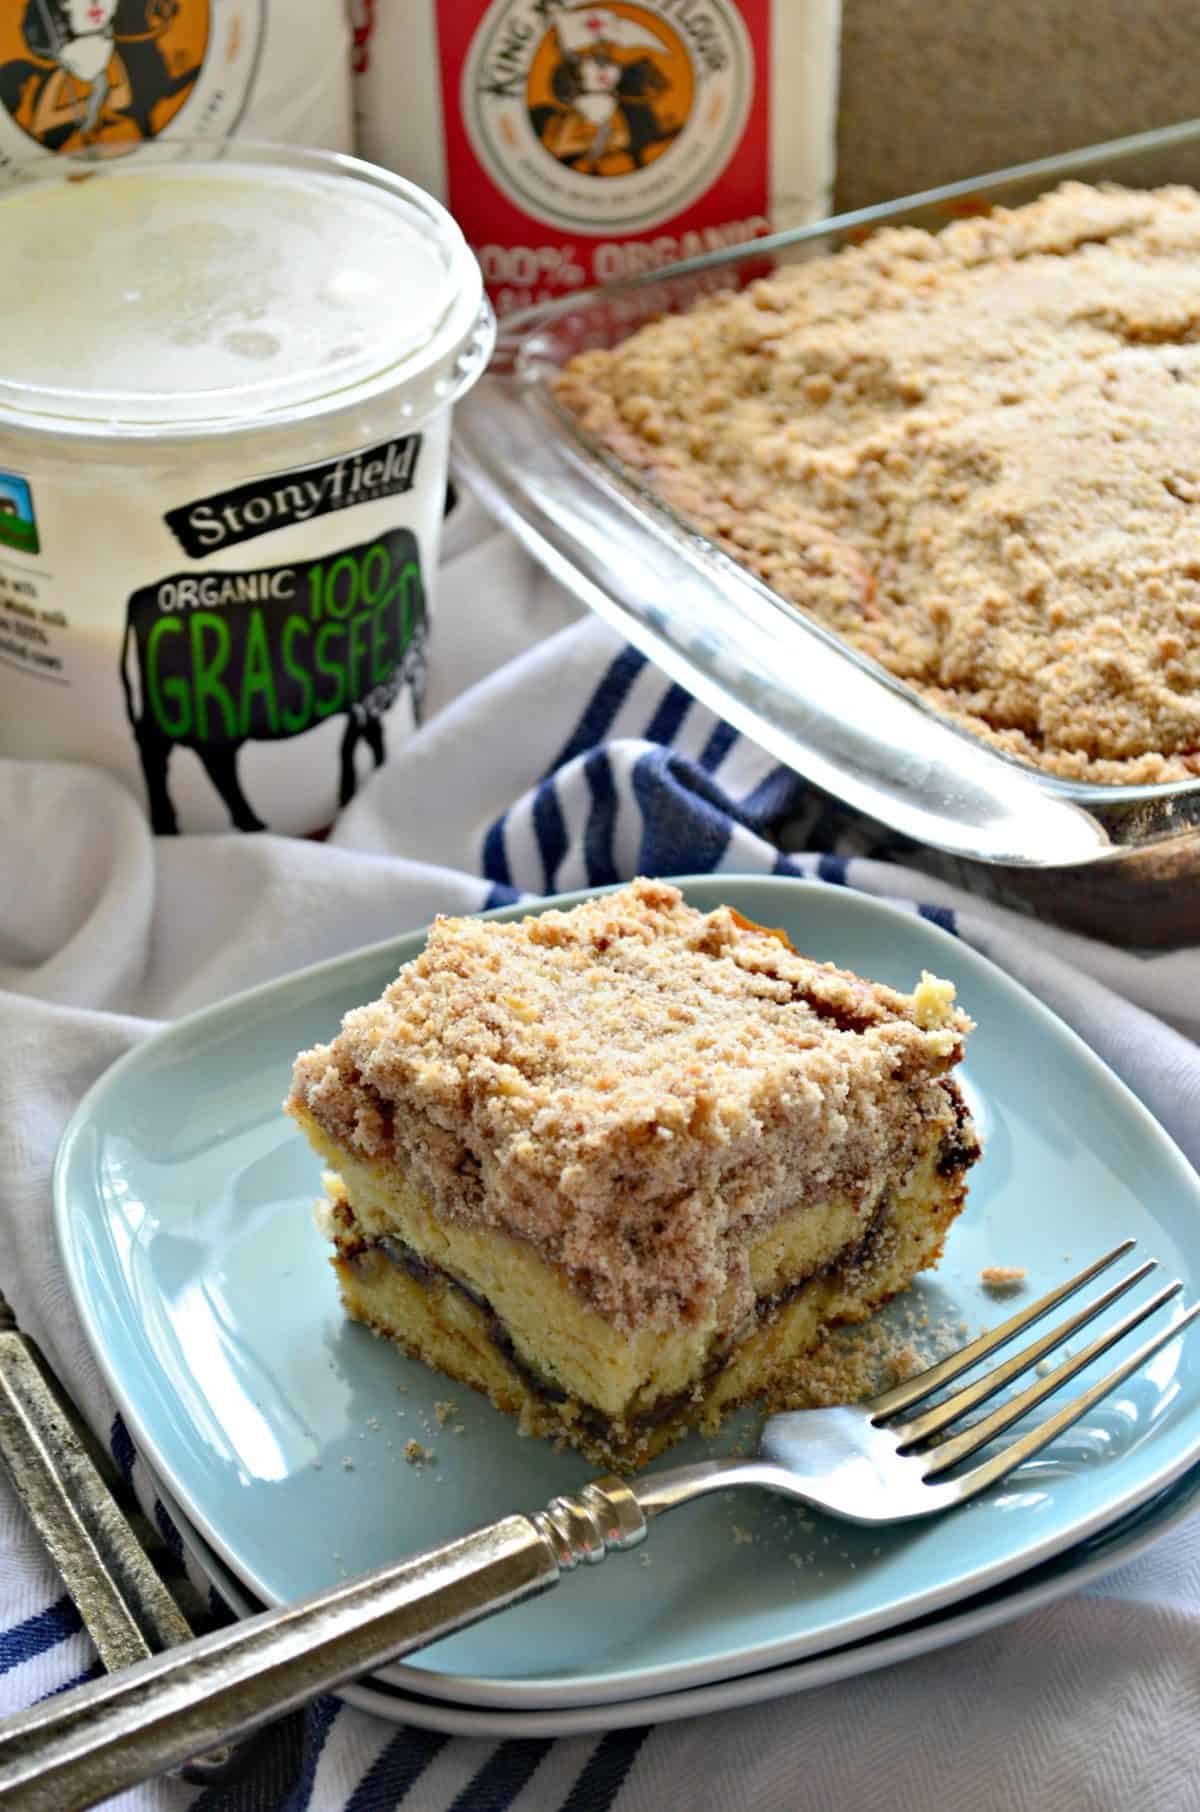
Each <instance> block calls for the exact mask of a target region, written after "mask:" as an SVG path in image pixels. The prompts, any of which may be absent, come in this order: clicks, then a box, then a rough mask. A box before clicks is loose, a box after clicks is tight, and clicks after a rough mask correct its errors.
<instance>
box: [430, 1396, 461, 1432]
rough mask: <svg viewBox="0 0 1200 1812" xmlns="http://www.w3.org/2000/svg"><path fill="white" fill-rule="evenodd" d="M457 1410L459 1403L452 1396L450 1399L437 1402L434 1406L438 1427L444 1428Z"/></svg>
mask: <svg viewBox="0 0 1200 1812" xmlns="http://www.w3.org/2000/svg"><path fill="white" fill-rule="evenodd" d="M457 1411H458V1404H457V1403H456V1402H455V1401H454V1399H453V1398H450V1399H449V1401H444V1402H439V1403H435V1404H434V1406H433V1414H434V1418H435V1420H436V1421H437V1424H438V1427H439V1428H444V1427H445V1426H446V1423H447V1422H448V1421H449V1420H450V1417H451V1416H452V1415H455V1414H456V1413H457Z"/></svg>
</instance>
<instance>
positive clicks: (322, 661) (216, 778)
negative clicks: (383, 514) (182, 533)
mask: <svg viewBox="0 0 1200 1812" xmlns="http://www.w3.org/2000/svg"><path fill="white" fill-rule="evenodd" d="M425 643H426V612H425V591H424V585H423V582H422V575H421V561H420V554H419V551H418V547H417V540H416V537H415V535H414V534H413V533H412V531H411V530H410V529H404V528H401V529H392V530H389V531H388V532H387V533H385V534H382V535H379V536H378V537H377V538H376V539H375V540H373V541H367V542H363V543H361V544H360V545H358V546H356V547H348V548H344V549H343V550H342V551H341V552H339V553H336V554H331V555H328V556H326V557H325V558H323V559H320V560H305V561H299V562H296V563H294V564H292V565H288V566H267V567H259V568H258V569H256V570H253V571H243V572H204V573H196V572H186V573H172V574H171V575H169V576H168V577H167V578H164V579H160V580H158V581H157V582H156V583H155V584H153V585H147V586H143V587H142V588H141V589H140V590H139V591H135V592H134V594H133V596H132V597H131V598H130V600H129V607H128V616H127V623H126V632H125V641H124V647H123V652H122V662H121V681H122V685H123V687H124V694H125V701H126V708H127V710H128V714H129V722H130V725H131V727H132V729H133V733H134V737H135V739H136V742H137V747H138V753H139V756H140V758H141V764H142V771H143V775H144V778H145V783H146V791H147V795H148V798H149V803H150V814H151V819H152V821H153V825H154V829H155V831H156V832H158V833H159V834H170V833H172V832H174V831H175V830H176V829H177V814H176V810H175V805H174V802H173V801H172V798H171V792H170V771H169V770H170V758H171V754H172V752H173V750H175V749H176V748H180V747H183V748H188V749H192V750H194V751H195V753H196V754H197V755H198V756H199V758H200V760H201V762H202V763H203V765H204V768H205V769H206V771H207V773H208V777H209V779H210V780H211V781H212V784H213V786H214V787H215V788H216V790H217V792H218V793H219V794H220V796H221V798H222V799H223V800H224V802H225V805H226V806H227V808H228V810H229V814H230V817H231V819H232V821H233V824H234V825H235V826H236V828H237V829H239V830H260V829H262V828H263V827H264V826H263V820H262V819H261V818H260V817H259V815H258V813H257V812H256V811H255V809H254V805H253V802H252V801H251V800H249V799H248V798H247V797H246V795H245V793H244V792H243V790H242V787H241V784H240V781H239V776H238V765H237V762H238V753H239V751H240V749H241V748H242V745H243V744H244V743H246V742H263V741H266V742H275V741H279V740H280V739H282V738H286V737H290V736H300V735H302V734H303V733H304V731H306V730H309V729H312V728H313V727H314V726H315V725H317V724H320V723H322V722H324V721H325V720H326V719H328V718H332V717H344V718H345V732H344V735H343V737H342V742H341V748H340V753H339V763H340V770H339V787H338V792H339V799H340V802H341V803H342V804H345V803H346V802H347V801H348V800H349V799H350V798H351V797H352V795H353V793H354V790H355V766H354V756H355V750H356V748H357V746H358V744H359V742H360V741H364V742H365V743H366V744H367V746H368V748H369V749H370V751H371V753H372V754H373V755H374V757H375V761H376V764H377V765H382V763H383V761H384V759H385V756H386V749H385V746H384V724H383V719H384V716H385V714H386V713H387V712H388V711H389V710H390V709H391V707H392V706H393V705H394V704H395V702H396V699H397V698H398V696H399V694H400V691H401V689H402V688H403V687H404V686H408V688H409V690H410V694H411V698H412V705H413V714H414V717H415V718H419V715H420V703H421V696H422V693H423V689H424V675H425Z"/></svg>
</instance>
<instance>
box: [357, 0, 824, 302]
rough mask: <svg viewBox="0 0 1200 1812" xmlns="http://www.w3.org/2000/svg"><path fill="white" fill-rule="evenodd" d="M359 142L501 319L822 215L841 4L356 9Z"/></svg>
mask: <svg viewBox="0 0 1200 1812" xmlns="http://www.w3.org/2000/svg"><path fill="white" fill-rule="evenodd" d="M356 14H357V17H356V69H357V83H358V95H357V114H358V143H359V150H360V152H361V154H362V155H363V156H364V157H368V158H371V159H372V160H374V161H375V162H377V163H380V164H383V165H385V166H386V167H388V168H390V169H393V170H397V171H399V172H400V173H401V174H402V175H404V176H407V177H409V178H410V180H412V181H414V182H418V183H420V184H421V186H422V187H423V188H426V189H428V190H430V191H431V192H432V193H434V194H436V195H438V196H440V197H441V198H442V200H444V201H445V202H446V203H447V205H448V206H449V208H450V209H451V211H452V212H453V214H454V215H455V217H456V218H457V220H458V222H459V224H460V225H461V226H462V229H463V231H464V232H465V234H466V236H467V238H468V240H469V242H470V243H471V245H472V247H473V249H474V250H475V253H476V255H477V256H478V258H479V260H480V263H481V264H482V266H483V270H484V276H485V278H486V280H487V284H488V288H489V290H490V292H491V295H492V298H493V300H494V302H495V303H496V306H497V308H498V310H499V311H500V312H502V313H505V312H508V311H510V310H512V309H515V308H522V307H525V306H526V305H527V304H529V303H530V302H534V301H539V300H542V299H543V298H546V297H552V296H560V295H566V294H569V293H570V292H571V291H572V290H574V289H579V288H582V287H584V286H585V285H588V284H591V283H609V282H615V281H618V280H620V279H621V278H624V277H631V276H635V275H637V274H638V273H639V272H642V271H646V270H653V269H656V268H658V267H659V266H661V265H663V264H667V263H670V262H671V261H672V260H674V259H676V258H687V257H692V256H694V255H695V254H697V253H701V252H705V251H709V250H712V249H715V248H716V247H718V246H722V245H726V244H734V243H736V242H738V241H740V240H744V239H749V238H753V237H755V236H756V235H758V234H761V233H764V232H768V231H770V230H771V229H772V228H777V227H784V226H791V225H795V224H798V223H799V222H801V221H805V220H811V219H817V218H819V217H820V216H821V215H822V214H823V213H824V212H826V211H827V208H828V202H829V194H830V187H831V182H832V175H833V156H834V150H833V142H834V121H835V109H836V93H837V44H838V27H839V20H840V7H839V3H838V0H609V3H608V4H604V5H598V6H581V5H578V4H570V3H569V0H403V3H401V0H360V4H359V5H358V7H357V8H356Z"/></svg>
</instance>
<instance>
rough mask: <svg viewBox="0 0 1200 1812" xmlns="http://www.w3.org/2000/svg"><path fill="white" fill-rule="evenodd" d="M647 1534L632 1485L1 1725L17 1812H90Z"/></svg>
mask: <svg viewBox="0 0 1200 1812" xmlns="http://www.w3.org/2000/svg"><path fill="white" fill-rule="evenodd" d="M645 1532H646V1521H645V1517H644V1516H643V1514H642V1511H641V1509H640V1508H639V1506H638V1503H637V1500H636V1498H635V1497H634V1495H633V1493H632V1491H631V1490H630V1489H629V1487H628V1486H626V1485H625V1484H623V1483H622V1481H621V1480H620V1479H616V1478H604V1479H598V1480H597V1481H596V1482H595V1483H594V1484H591V1485H585V1486H584V1487H583V1489H582V1491H580V1493H579V1494H578V1496H576V1497H572V1498H556V1499H555V1500H554V1502H553V1503H552V1504H551V1505H550V1506H549V1508H548V1509H546V1510H542V1511H539V1512H538V1513H537V1514H536V1515H534V1516H509V1517H505V1518H503V1519H502V1520H501V1521H500V1522H496V1523H490V1524H488V1525H487V1527H485V1528H482V1529H476V1530H474V1531H473V1532H472V1533H471V1534H469V1535H464V1536H461V1537H460V1538H459V1539H458V1540H456V1541H452V1542H447V1543H446V1544H445V1545H444V1546H442V1547H438V1548H430V1549H427V1550H426V1551H425V1552H424V1553H422V1554H417V1555H414V1556H413V1557H412V1558H411V1559H409V1560H405V1561H401V1562H400V1563H399V1564H397V1565H393V1566H387V1567H381V1568H379V1569H378V1570H377V1571H376V1572H373V1573H366V1574H363V1575H362V1576H361V1577H360V1578H358V1579H353V1580H349V1581H347V1582H346V1583H345V1584H343V1585H338V1586H334V1587H332V1588H330V1589H328V1590H326V1591H323V1592H317V1593H315V1594H313V1595H312V1596H311V1597H309V1598H304V1599H301V1600H300V1601H299V1602H297V1603H296V1604H291V1605H284V1606H283V1607H282V1608H280V1609H278V1610H273V1611H264V1612H262V1613H261V1614H260V1615H259V1616H256V1617H250V1618H247V1619H246V1620H245V1621H244V1622H240V1623H235V1624H232V1625H231V1626H230V1627H229V1628H228V1629H224V1630H217V1631H216V1632H214V1633H213V1634H212V1635H209V1636H203V1637H200V1638H199V1639H198V1640H196V1641H193V1642H189V1643H186V1644H184V1645H182V1646H180V1647H177V1648H174V1649H170V1650H168V1651H167V1652H165V1653H164V1654H161V1655H154V1656H151V1657H150V1659H148V1660H146V1661H140V1662H138V1663H137V1665H136V1666H134V1667H130V1668H126V1669H124V1670H122V1671H121V1672H119V1673H116V1674H109V1675H106V1676H104V1677H103V1678H101V1679H99V1680H94V1681H92V1682H90V1683H89V1684H88V1685H86V1686H79V1687H76V1688H75V1689H74V1691H72V1692H65V1693H60V1694H59V1695H58V1696H57V1697H55V1698H53V1699H50V1700H48V1701H45V1702H43V1703H42V1704H40V1705H35V1706H34V1707H32V1709H31V1710H29V1711H25V1712H21V1713H19V1714H18V1715H17V1716H16V1717H12V1718H8V1719H6V1720H4V1721H3V1722H0V1804H2V1805H3V1806H4V1808H5V1812H81V1809H82V1808H84V1807H87V1806H94V1805H96V1804H97V1802H98V1801H100V1800H102V1799H107V1798H108V1797H109V1796H110V1795H111V1794H115V1793H121V1792H123V1791H124V1790H125V1789H126V1788H128V1787H132V1786H136V1785H137V1784H138V1783H139V1782H140V1781H144V1780H147V1779H149V1777H150V1776H151V1775H154V1774H161V1773H163V1772H165V1771H166V1770H167V1769H169V1768H174V1767H177V1766H178V1765H179V1764H180V1763H182V1762H185V1761H186V1760H187V1759H188V1758H189V1757H190V1756H193V1755H196V1754H198V1753H200V1752H201V1751H203V1750H206V1749H209V1748H211V1747H212V1746H213V1745H214V1744H216V1743H217V1742H219V1741H222V1740H226V1739H231V1738H237V1737H240V1736H243V1735H245V1734H246V1733H247V1732H248V1731H250V1730H253V1729H255V1728H257V1726H258V1725H260V1724H264V1723H267V1722H268V1721H269V1720H270V1719H272V1718H275V1717H278V1716H280V1715H281V1714H282V1713H284V1712H288V1711H292V1710H294V1709H295V1708H296V1707H297V1706H300V1705H303V1704H305V1703H306V1702H307V1701H308V1700H309V1699H311V1698H313V1697H314V1696H315V1695H316V1694H317V1693H322V1692H327V1691H328V1690H329V1689H330V1688H331V1687H335V1686H339V1685H342V1684H344V1683H345V1682H346V1681H347V1680H351V1679H354V1678H355V1677H356V1676H357V1675H360V1674H364V1673H369V1672H370V1671H371V1670H372V1669H373V1668H377V1667H380V1666H382V1665H383V1664H384V1663H386V1662H388V1661H392V1660H395V1659H397V1658H398V1657H399V1656H401V1655H406V1654H410V1653H411V1652H412V1650H413V1649H417V1648H421V1647H423V1646H424V1645H425V1644H426V1643H429V1642H434V1641H436V1640H437V1639H438V1637H440V1636H447V1635H449V1634H450V1633H451V1631H453V1630H458V1629H462V1628H464V1627H465V1625H467V1624H469V1623H474V1622H476V1621H478V1620H479V1619H480V1618H483V1617H487V1616H490V1615H491V1614H492V1612H494V1611H499V1610H503V1609H504V1608H505V1607H506V1606H508V1605H512V1604H517V1603H519V1602H520V1601H521V1600H522V1599H524V1598H532V1597H535V1596H536V1595H537V1594H538V1593H540V1592H544V1591H546V1590H547V1589H548V1588H549V1587H550V1586H552V1585H554V1584H556V1583H557V1581H558V1579H559V1577H560V1575H561V1574H562V1572H564V1571H566V1570H569V1569H570V1568H572V1567H575V1566H577V1565H578V1564H579V1563H580V1562H581V1561H599V1560H602V1559H603V1558H604V1556H605V1554H606V1553H608V1552H609V1551H610V1550H612V1549H614V1548H628V1547H633V1546H635V1545H636V1544H637V1543H638V1542H639V1541H641V1539H642V1537H643V1536H644V1535H645Z"/></svg>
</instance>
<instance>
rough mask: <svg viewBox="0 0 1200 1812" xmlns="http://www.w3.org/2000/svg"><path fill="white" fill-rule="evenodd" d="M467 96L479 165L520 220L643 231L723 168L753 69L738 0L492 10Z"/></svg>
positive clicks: (533, 4)
mask: <svg viewBox="0 0 1200 1812" xmlns="http://www.w3.org/2000/svg"><path fill="white" fill-rule="evenodd" d="M461 92H462V115H463V122H464V124H465V126H466V128H467V132H468V135H469V137H470V140H471V145H472V148H473V150H474V151H475V154H476V156H477V157H478V159H479V162H480V163H481V164H482V165H483V168H484V169H485V170H486V172H487V173H488V175H489V176H490V177H491V179H492V181H493V182H494V183H495V185H496V187H497V188H499V189H500V190H501V192H502V193H503V194H505V195H506V196H508V198H509V199H510V200H511V201H513V202H514V203H515V204H516V205H517V207H518V208H520V209H521V210H522V212H524V213H526V214H528V215H530V216H532V217H533V218H534V219H535V220H541V221H546V222H550V223H552V224H554V225H558V226H563V227H569V228H570V229H571V230H573V231H575V232H584V233H595V234H608V233H628V232H640V231H644V230H645V229H646V228H647V227H652V226H655V225H656V224H658V222H660V221H663V220H668V219H670V218H671V217H672V215H675V214H677V213H679V212H680V211H681V210H682V209H683V208H685V207H687V206H688V204H689V203H690V202H692V201H694V200H695V199H696V198H697V197H698V196H700V195H702V194H703V193H704V192H705V190H706V189H708V188H709V187H710V186H711V185H712V184H713V183H714V182H715V181H716V179H717V178H718V177H719V176H720V174H721V172H722V171H723V170H724V169H725V167H726V165H727V164H728V162H729V160H730V158H731V157H732V156H733V153H734V150H735V148H736V146H737V143H738V141H739V139H740V137H741V134H742V130H743V127H744V125H745V122H746V118H747V114H748V109H749V105H750V101H751V98H752V96H753V93H754V61H753V54H752V51H751V47H750V41H749V38H748V36H747V33H746V29H745V24H744V21H743V19H742V16H741V13H740V11H739V9H738V7H737V6H736V5H735V4H734V3H733V0H608V3H607V4H606V5H603V6H580V5H574V4H570V3H567V4H564V3H563V0H493V3H492V5H491V6H490V7H489V8H488V11H487V12H486V14H485V15H484V17H483V19H482V21H481V23H480V25H479V27H478V29H477V30H476V32H475V35H474V37H473V39H472V41H471V46H470V50H469V51H468V54H467V57H466V60H465V62H464V65H463V76H462V90H461Z"/></svg>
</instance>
